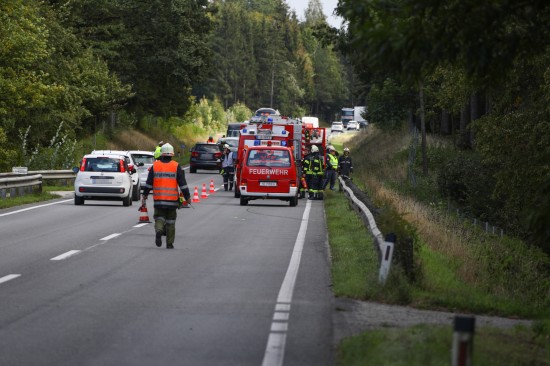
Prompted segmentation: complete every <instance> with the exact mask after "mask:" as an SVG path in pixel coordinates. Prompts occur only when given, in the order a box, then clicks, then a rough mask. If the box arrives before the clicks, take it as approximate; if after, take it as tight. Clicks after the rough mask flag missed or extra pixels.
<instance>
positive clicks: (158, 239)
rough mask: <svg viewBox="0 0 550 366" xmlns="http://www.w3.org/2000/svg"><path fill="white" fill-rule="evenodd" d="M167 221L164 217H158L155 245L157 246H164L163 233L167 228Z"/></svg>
mask: <svg viewBox="0 0 550 366" xmlns="http://www.w3.org/2000/svg"><path fill="white" fill-rule="evenodd" d="M165 223H166V221H165V220H164V217H157V218H156V220H155V245H156V246H157V247H160V246H162V234H164V231H165V229H166V228H165Z"/></svg>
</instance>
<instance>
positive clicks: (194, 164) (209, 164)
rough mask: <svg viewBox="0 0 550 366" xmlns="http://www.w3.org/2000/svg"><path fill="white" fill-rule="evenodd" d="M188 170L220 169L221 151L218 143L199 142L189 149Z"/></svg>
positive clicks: (191, 171) (194, 171) (192, 171)
mask: <svg viewBox="0 0 550 366" xmlns="http://www.w3.org/2000/svg"><path fill="white" fill-rule="evenodd" d="M189 151H190V152H191V160H190V161H189V172H190V173H196V172H197V169H207V170H220V169H221V167H222V161H221V156H222V151H221V149H220V145H218V144H207V143H202V142H199V143H197V144H196V145H195V146H193V148H191V149H190V150H189Z"/></svg>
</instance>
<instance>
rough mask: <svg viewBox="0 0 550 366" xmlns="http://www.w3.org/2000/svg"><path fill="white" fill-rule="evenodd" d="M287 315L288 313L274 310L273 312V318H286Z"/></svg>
mask: <svg viewBox="0 0 550 366" xmlns="http://www.w3.org/2000/svg"><path fill="white" fill-rule="evenodd" d="M289 316H290V314H289V313H279V312H275V313H274V314H273V320H288V318H289Z"/></svg>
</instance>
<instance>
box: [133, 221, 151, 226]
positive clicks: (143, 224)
mask: <svg viewBox="0 0 550 366" xmlns="http://www.w3.org/2000/svg"><path fill="white" fill-rule="evenodd" d="M148 224H149V223H148V222H144V223H142V224H137V225H134V227H142V226H145V225H148Z"/></svg>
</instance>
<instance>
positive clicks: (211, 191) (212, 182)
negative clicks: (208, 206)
mask: <svg viewBox="0 0 550 366" xmlns="http://www.w3.org/2000/svg"><path fill="white" fill-rule="evenodd" d="M214 192H216V188H214V179H210V193H214Z"/></svg>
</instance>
